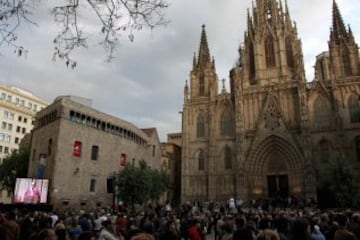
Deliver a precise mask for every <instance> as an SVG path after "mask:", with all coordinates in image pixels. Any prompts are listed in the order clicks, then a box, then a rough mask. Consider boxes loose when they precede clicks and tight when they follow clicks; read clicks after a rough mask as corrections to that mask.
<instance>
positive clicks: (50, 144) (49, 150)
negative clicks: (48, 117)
mask: <svg viewBox="0 0 360 240" xmlns="http://www.w3.org/2000/svg"><path fill="white" fill-rule="evenodd" d="M51 150H52V138H50V139H49V141H48V156H50V155H51Z"/></svg>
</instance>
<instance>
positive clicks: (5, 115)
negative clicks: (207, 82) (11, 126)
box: [4, 111, 9, 119]
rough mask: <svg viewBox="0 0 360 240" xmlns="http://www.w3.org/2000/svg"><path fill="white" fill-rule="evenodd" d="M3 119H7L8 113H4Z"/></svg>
mask: <svg viewBox="0 0 360 240" xmlns="http://www.w3.org/2000/svg"><path fill="white" fill-rule="evenodd" d="M4 118H5V119H7V118H9V112H8V111H4Z"/></svg>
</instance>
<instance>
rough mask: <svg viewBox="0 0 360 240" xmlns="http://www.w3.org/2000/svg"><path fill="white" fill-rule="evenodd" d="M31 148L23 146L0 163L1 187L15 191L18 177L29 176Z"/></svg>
mask: <svg viewBox="0 0 360 240" xmlns="http://www.w3.org/2000/svg"><path fill="white" fill-rule="evenodd" d="M29 158H30V150H29V149H27V148H22V149H19V150H17V151H13V152H12V153H11V154H10V155H8V156H7V157H5V158H4V160H3V163H2V164H1V165H0V188H1V189H6V190H7V191H8V192H13V191H14V187H15V181H16V178H25V177H27V172H28V167H29Z"/></svg>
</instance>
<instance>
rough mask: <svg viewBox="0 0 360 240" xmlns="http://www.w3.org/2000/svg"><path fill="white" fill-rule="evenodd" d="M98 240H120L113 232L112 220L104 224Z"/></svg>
mask: <svg viewBox="0 0 360 240" xmlns="http://www.w3.org/2000/svg"><path fill="white" fill-rule="evenodd" d="M98 240H118V238H117V237H116V236H115V233H114V231H113V227H112V223H111V220H110V219H107V220H105V221H103V222H102V229H101V231H100V234H99V237H98Z"/></svg>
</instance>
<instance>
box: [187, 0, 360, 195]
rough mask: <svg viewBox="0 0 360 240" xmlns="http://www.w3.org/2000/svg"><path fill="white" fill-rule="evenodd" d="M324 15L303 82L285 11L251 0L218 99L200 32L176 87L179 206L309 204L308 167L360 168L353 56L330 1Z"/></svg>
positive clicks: (358, 72) (358, 84)
mask: <svg viewBox="0 0 360 240" xmlns="http://www.w3.org/2000/svg"><path fill="white" fill-rule="evenodd" d="M332 11H333V25H332V27H331V31H330V39H329V42H328V43H329V44H328V45H329V49H328V51H327V52H324V53H321V54H320V55H318V57H317V59H316V64H315V72H316V73H315V78H314V81H312V82H307V80H306V79H305V70H304V60H303V54H302V49H301V41H300V39H299V36H298V33H297V28H296V25H295V23H294V22H292V20H291V17H290V13H289V10H288V6H287V3H285V5H283V4H282V3H281V2H278V1H276V0H257V1H256V4H255V5H254V6H253V9H252V12H250V11H249V13H248V19H247V31H246V32H245V38H244V43H243V45H242V46H241V47H240V49H239V53H240V56H239V61H238V63H237V65H236V67H234V68H233V69H231V70H230V93H228V92H227V91H226V90H225V88H224V86H223V87H222V89H221V91H218V77H217V73H216V68H215V61H214V59H213V58H211V55H210V51H209V48H208V42H207V36H206V32H205V27H204V26H203V28H202V32H201V41H200V48H199V52H198V55H196V54H195V55H194V59H193V68H192V70H191V72H190V82H189V84H188V83H186V85H185V88H184V107H183V116H182V117H183V123H182V128H183V130H182V169H181V170H182V181H181V184H182V185H181V197H182V201H188V200H189V201H191V200H205V201H206V200H208V201H209V200H216V201H223V200H226V199H229V198H230V197H235V198H242V199H254V198H258V197H272V196H277V195H280V196H288V195H290V194H295V195H297V196H301V197H315V196H316V172H317V169H319V168H321V166H323V164H327V163H328V161H329V159H330V158H331V157H332V156H333V155H334V154H335V153H336V152H344V153H345V154H346V156H347V157H348V158H349V159H351V160H352V161H354V162H355V161H360V105H359V96H360V60H359V51H358V46H357V44H356V42H355V39H354V36H353V34H352V31H351V29H350V27H349V28H346V27H345V24H344V22H343V19H342V17H341V14H340V11H339V9H338V6H337V4H336V2H335V1H334V3H333V9H332ZM305 44H306V43H305Z"/></svg>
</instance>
